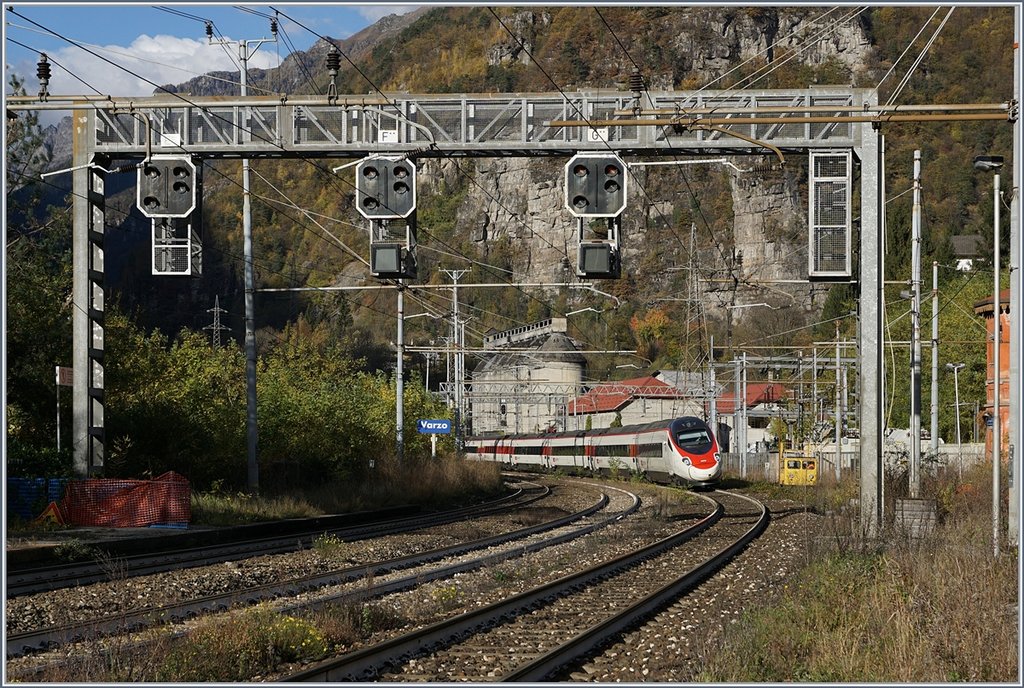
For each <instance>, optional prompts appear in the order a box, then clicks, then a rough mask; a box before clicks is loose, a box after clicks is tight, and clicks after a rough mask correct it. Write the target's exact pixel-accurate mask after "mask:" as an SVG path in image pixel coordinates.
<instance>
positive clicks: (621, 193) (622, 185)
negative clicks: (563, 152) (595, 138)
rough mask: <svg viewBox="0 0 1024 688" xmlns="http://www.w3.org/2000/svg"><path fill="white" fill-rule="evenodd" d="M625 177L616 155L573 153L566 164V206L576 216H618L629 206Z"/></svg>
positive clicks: (623, 169) (624, 169)
mask: <svg viewBox="0 0 1024 688" xmlns="http://www.w3.org/2000/svg"><path fill="white" fill-rule="evenodd" d="M626 176H627V175H626V164H625V163H624V162H622V158H620V157H619V156H617V155H614V154H604V153H601V154H594V153H579V154H577V155H574V156H573V157H572V158H571V159H570V160H569V162H568V163H566V165H565V207H566V208H568V209H569V212H570V213H572V214H573V215H575V216H576V217H617V216H618V215H620V214H621V213H622V211H623V210H625V209H626Z"/></svg>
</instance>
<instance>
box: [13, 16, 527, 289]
mask: <svg viewBox="0 0 1024 688" xmlns="http://www.w3.org/2000/svg"><path fill="white" fill-rule="evenodd" d="M10 11H13V10H10ZM23 18H26V19H27V20H29V22H32V19H29V18H28V17H23ZM32 23H33V24H36V23H35V22H32ZM36 26H39V27H40V29H42V30H44V31H46V32H47V33H48V34H50V35H53V36H56V37H58V38H60V39H61V40H66V41H68V42H69V43H71V44H73V45H77V43H76V41H74V40H72V39H68V38H67V37H63V36H61V35H59V34H56V33H54V32H51V31H49V30H47V29H45V28H44V27H41V26H40V25H38V24H36ZM77 47H80V48H81V47H82V46H81V45H77ZM30 49H31V48H30ZM83 49H84V48H83ZM86 52H90V53H91V54H94V55H95V56H96V57H98V58H100V59H102V60H104V61H108V62H111V60H108V59H106V58H105V57H103V56H102V55H99V54H96V53H93V52H92V51H90V50H88V49H86ZM111 63H112V65H114V66H115V67H118V68H119V69H122V70H123V71H125V72H127V73H129V74H131V75H132V76H134V77H136V78H138V79H141V80H143V81H147V82H148V83H151V84H152V85H154V86H155V87H156V88H158V89H161V90H164V91H167V89H164V88H163V87H161V86H159V85H157V84H156V83H154V82H152V81H150V80H146V79H144V78H143V77H140V76H139V75H137V74H135V73H133V72H131V71H130V70H127V69H126V68H124V67H123V66H120V65H116V63H114V62H111ZM96 92H97V93H99V91H96ZM171 95H174V96H176V97H178V98H179V99H181V100H183V101H185V102H188V103H189V104H193V105H194V106H195V103H190V101H189V100H188V99H187V98H185V97H183V96H181V95H180V94H178V93H171ZM215 117H216V115H215ZM220 119H224V118H220ZM225 122H228V123H229V124H232V125H233V126H236V127H238V126H239V125H237V124H234V123H233V122H229V121H227V120H225ZM257 136H258V134H257ZM179 147H182V150H184V148H183V146H179ZM184 152H185V153H187V150H184ZM304 160H305V161H306V162H308V163H310V164H312V165H313V166H314V167H316V168H317V169H319V170H321V171H322V172H324V173H325V174H330V173H329V172H328V171H327V170H325V169H324V168H323V167H321V166H318V165H317V164H316V163H314V162H313V161H311V160H308V159H304ZM213 169H216V168H213ZM216 171H217V172H218V173H220V171H219V170H216ZM220 174H222V173H220ZM225 176H226V175H225ZM330 178H331V179H332V180H336V179H337V177H336V176H335V175H331V177H330ZM345 181H346V183H348V185H349V186H351V187H353V188H354V184H352V183H351V182H347V180H345ZM231 182H232V183H236V184H237V183H238V182H234V180H233V179H232V180H231ZM334 183H337V182H336V181H334ZM450 248H451V247H450ZM467 259H468V260H471V259H469V258H468V257H467ZM510 286H512V287H515V285H510ZM520 291H522V290H520ZM523 293H524V294H525V292H523ZM526 296H530V298H536V297H531V295H529V294H526Z"/></svg>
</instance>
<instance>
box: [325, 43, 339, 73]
mask: <svg viewBox="0 0 1024 688" xmlns="http://www.w3.org/2000/svg"><path fill="white" fill-rule="evenodd" d="M340 68H341V53H340V52H338V49H337V48H336V47H334V46H333V45H332V46H331V49H330V51H329V52H328V53H327V73H328V74H330V75H331V76H337V74H338V69H340Z"/></svg>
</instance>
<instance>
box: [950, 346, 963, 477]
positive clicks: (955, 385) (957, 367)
mask: <svg viewBox="0 0 1024 688" xmlns="http://www.w3.org/2000/svg"><path fill="white" fill-rule="evenodd" d="M965 365H967V364H966V363H947V364H946V370H952V371H953V390H954V392H953V393H954V395H955V397H956V454H957V457H958V458H959V462H960V479H961V480H963V477H964V453H963V448H962V447H961V445H960V376H959V375H958V374H957V373H959V372H960V369H961V368H963V367H964V366H965Z"/></svg>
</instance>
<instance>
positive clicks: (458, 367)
mask: <svg viewBox="0 0 1024 688" xmlns="http://www.w3.org/2000/svg"><path fill="white" fill-rule="evenodd" d="M442 272H444V273H445V274H447V275H448V277H449V278H450V279H451V280H452V340H453V341H454V342H455V361H454V363H455V450H456V451H460V452H461V451H462V440H463V436H462V420H463V418H462V410H463V409H462V401H463V400H462V397H463V393H464V391H465V390H464V384H465V383H464V376H465V369H464V367H463V366H464V365H465V359H464V358H463V353H462V352H463V350H464V348H465V341H464V337H465V331H466V330H465V328H464V327H461V326H460V323H459V279H460V278H461V277H462V276H463V275H465V274H466V273H468V272H469V270H468V269H466V270H443V271H442Z"/></svg>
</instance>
